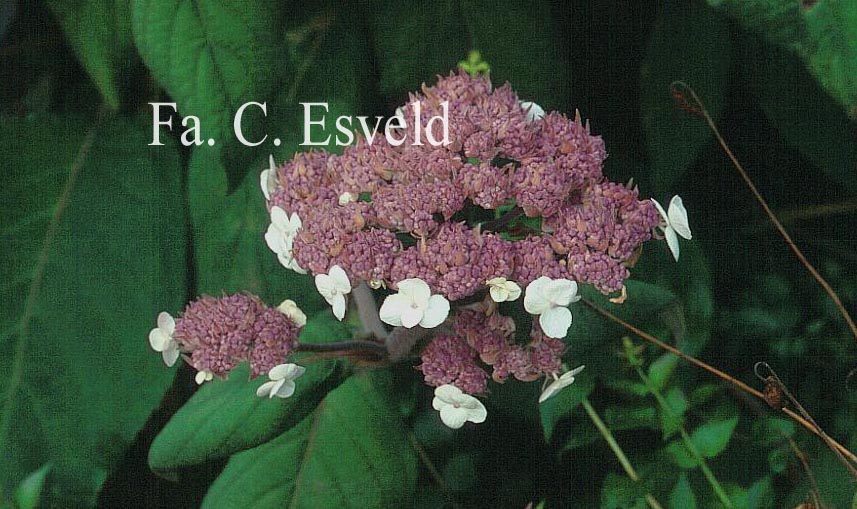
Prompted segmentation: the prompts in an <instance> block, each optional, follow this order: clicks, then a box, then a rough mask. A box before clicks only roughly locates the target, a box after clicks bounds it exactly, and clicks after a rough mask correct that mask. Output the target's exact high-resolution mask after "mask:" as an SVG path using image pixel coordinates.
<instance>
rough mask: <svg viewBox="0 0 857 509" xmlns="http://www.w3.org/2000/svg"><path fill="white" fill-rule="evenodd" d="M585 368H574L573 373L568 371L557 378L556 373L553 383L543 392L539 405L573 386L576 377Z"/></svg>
mask: <svg viewBox="0 0 857 509" xmlns="http://www.w3.org/2000/svg"><path fill="white" fill-rule="evenodd" d="M585 367H586V366H580V367H577V368H574V369H572V370H571V371H566V372H565V373H563V374H562V375H561V376H556V373H554V375H553V382H551V383H550V385H548V386H547V387H545V390H543V391H542V395H541V396H539V403H544V402H545V401H547V400H548V399H550V398H551V397H553V395H554V394H556V393H558V392H559V391H561V390H563V389H565V388H566V387H568V386H569V385H571V384H573V383H574V377H575V376H576V375H578V374H579V373H580V372H581V371H583V368H585Z"/></svg>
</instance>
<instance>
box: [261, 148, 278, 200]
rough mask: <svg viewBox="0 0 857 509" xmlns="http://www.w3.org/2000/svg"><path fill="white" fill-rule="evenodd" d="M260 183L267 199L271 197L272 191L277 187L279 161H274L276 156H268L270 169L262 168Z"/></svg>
mask: <svg viewBox="0 0 857 509" xmlns="http://www.w3.org/2000/svg"><path fill="white" fill-rule="evenodd" d="M259 184H260V186H261V187H262V194H264V195H265V201H269V200H270V199H271V193H273V192H274V189H276V188H277V163H276V162H274V156H273V155H270V156H268V169H266V170H262V174H261V175H259Z"/></svg>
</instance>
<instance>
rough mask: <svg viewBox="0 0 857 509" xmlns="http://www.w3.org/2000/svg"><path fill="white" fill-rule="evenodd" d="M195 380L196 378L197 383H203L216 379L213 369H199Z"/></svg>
mask: <svg viewBox="0 0 857 509" xmlns="http://www.w3.org/2000/svg"><path fill="white" fill-rule="evenodd" d="M194 380H196V385H202V384H204V383H205V382H210V381H212V380H214V373H212V372H211V371H209V370H207V369H204V370H202V371H197V373H196V377H194Z"/></svg>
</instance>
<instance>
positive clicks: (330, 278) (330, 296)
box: [315, 265, 351, 320]
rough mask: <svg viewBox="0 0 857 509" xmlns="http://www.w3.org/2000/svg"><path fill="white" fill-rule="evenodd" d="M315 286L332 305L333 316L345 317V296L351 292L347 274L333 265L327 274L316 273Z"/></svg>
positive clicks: (340, 318)
mask: <svg viewBox="0 0 857 509" xmlns="http://www.w3.org/2000/svg"><path fill="white" fill-rule="evenodd" d="M315 287H316V288H318V293H320V294H321V296H322V297H324V300H326V301H327V303H328V304H330V305H331V306H332V307H333V316H335V317H336V318H338V319H339V320H342V319H343V318H344V317H345V296H346V295H348V294H349V293H351V281H350V280H349V279H348V274H346V273H345V271H344V270H342V267H340V266H339V265H334V266H333V267H331V268H330V271H328V273H327V274H316V276H315Z"/></svg>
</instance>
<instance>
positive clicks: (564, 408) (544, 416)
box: [539, 369, 595, 442]
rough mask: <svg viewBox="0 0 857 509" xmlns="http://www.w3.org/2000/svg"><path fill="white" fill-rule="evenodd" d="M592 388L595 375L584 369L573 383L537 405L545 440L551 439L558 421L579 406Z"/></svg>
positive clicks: (593, 387)
mask: <svg viewBox="0 0 857 509" xmlns="http://www.w3.org/2000/svg"><path fill="white" fill-rule="evenodd" d="M593 389H595V375H594V374H593V373H590V372H587V370H585V369H584V370H583V371H582V372H581V373H580V375H578V376H576V377H575V380H574V383H573V384H571V385H569V386H568V387H566V388H565V389H563V390H561V391H560V392H559V393H557V394H555V395H554V396H553V397H552V398H550V399H548V400H547V401H545V402H544V403H542V404H540V405H539V415H540V416H541V420H542V430H544V434H545V440H546V441H548V442H550V441H551V437H552V436H553V432H554V428H555V427H556V425H557V424H558V423H559V421H561V420H562V419H563V418H565V417H568V415H569V414H571V412H572V410H574V409H575V408H577V407H578V406H580V404H581V403H582V402H583V400H584V399H586V398H588V397H589V395H590V394H591V393H592V390H593Z"/></svg>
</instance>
